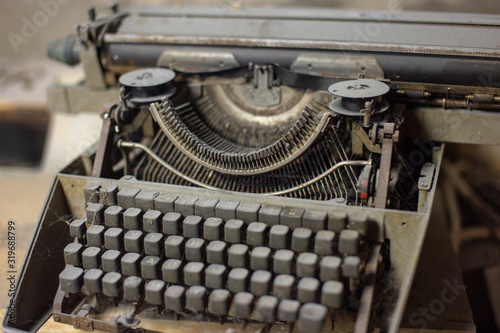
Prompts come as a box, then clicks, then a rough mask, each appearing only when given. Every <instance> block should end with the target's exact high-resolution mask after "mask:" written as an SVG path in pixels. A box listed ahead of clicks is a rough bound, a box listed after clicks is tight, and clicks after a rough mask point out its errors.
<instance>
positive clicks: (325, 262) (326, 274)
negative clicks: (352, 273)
mask: <svg viewBox="0 0 500 333" xmlns="http://www.w3.org/2000/svg"><path fill="white" fill-rule="evenodd" d="M341 264H342V259H340V258H339V257H334V256H326V257H323V259H321V262H320V263H319V279H320V280H321V281H323V282H325V281H329V280H335V281H340V279H341V278H342V271H341V268H340V266H341Z"/></svg>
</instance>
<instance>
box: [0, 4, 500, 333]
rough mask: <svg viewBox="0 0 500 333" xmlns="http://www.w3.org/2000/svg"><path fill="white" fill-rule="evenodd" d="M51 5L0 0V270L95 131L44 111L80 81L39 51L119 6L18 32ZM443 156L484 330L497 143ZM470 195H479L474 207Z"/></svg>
mask: <svg viewBox="0 0 500 333" xmlns="http://www.w3.org/2000/svg"><path fill="white" fill-rule="evenodd" d="M54 2H56V0H53V1H49V0H18V1H11V0H0V8H1V10H0V29H1V30H0V36H1V38H0V189H1V190H0V244H3V245H2V246H1V250H2V252H1V253H0V267H2V265H4V264H5V263H4V261H6V257H7V256H6V252H5V241H6V225H7V221H15V223H16V234H17V239H18V245H17V246H18V247H17V257H18V259H17V260H18V265H20V262H21V258H22V257H23V256H24V252H25V250H26V248H27V246H28V244H29V241H30V239H31V237H32V233H33V228H34V226H35V224H36V221H37V218H38V215H39V213H40V211H41V208H42V205H43V202H44V199H45V197H46V195H47V192H48V190H49V188H50V186H51V184H52V181H53V176H54V174H55V173H57V172H58V170H60V169H62V168H63V167H64V166H65V165H66V164H67V163H68V162H70V161H71V160H72V159H74V158H75V157H77V156H78V155H79V154H80V153H81V152H83V151H84V150H85V149H86V148H88V147H89V146H90V145H92V144H93V143H95V142H96V141H97V140H98V137H99V133H100V128H101V121H100V119H99V113H98V112H95V113H82V114H58V113H51V112H50V110H47V107H46V104H47V103H46V101H47V100H46V88H47V87H48V86H49V85H51V84H54V83H72V82H75V83H76V82H78V81H80V80H82V78H83V70H82V68H80V67H79V66H76V67H69V66H66V65H63V64H60V63H57V62H55V61H52V60H49V59H47V58H46V55H45V49H46V45H47V43H48V42H49V41H51V40H54V39H56V38H60V37H63V36H66V35H68V34H69V33H71V32H73V31H75V27H76V25H77V24H78V23H81V22H85V21H86V20H87V9H88V8H89V7H91V6H95V7H96V10H97V12H98V13H107V12H109V10H108V6H109V5H110V4H112V3H116V2H117V1H109V0H105V1H103V0H100V1H97V0H92V1H76V0H64V1H63V0H60V1H57V2H56V3H57V6H55V7H54V6H53V7H51V8H52V9H51V11H50V12H48V14H49V15H45V16H44V17H45V19H44V17H41V16H40V17H38V19H40V22H39V23H40V24H38V27H35V29H33V30H31V31H29V33H27V34H23V31H22V29H25V28H23V27H25V26H26V22H27V21H29V22H32V20H34V19H35V16H37V13H39V12H40V11H46V8H48V7H46V5H47V4H48V3H54ZM118 4H119V6H120V8H122V9H124V8H126V7H128V6H134V5H157V4H162V5H169V6H174V7H180V6H190V5H197V6H213V7H215V8H216V9H221V10H224V11H226V10H237V9H240V8H244V7H251V6H276V7H285V6H309V7H329V8H338V9H342V8H344V9H364V10H373V11H380V10H386V9H387V8H391V7H390V6H395V5H396V6H399V7H398V8H400V9H402V10H405V11H437V12H465V13H484V14H500V2H498V1H491V0H476V1H470V0H441V1H435V0H308V1H300V0H273V1H269V0H207V1H201V0H191V1H188V0H182V1H181V0H177V1H176V0H174V1H144V0H143V1H134V0H124V1H118ZM46 12H47V11H46ZM42 23H43V24H42ZM96 111H98V110H96ZM446 159H447V162H446V164H445V166H444V168H443V170H442V172H443V173H444V177H443V178H441V180H440V181H441V187H442V193H444V195H443V197H442V198H443V199H442V200H440V201H439V202H438V204H439V205H441V207H438V208H440V209H443V211H444V213H445V216H446V218H447V219H448V221H449V227H450V237H451V239H452V242H453V244H454V247H455V249H456V252H457V254H459V258H460V263H461V266H462V270H463V275H464V279H465V282H466V284H467V286H468V296H469V299H470V302H471V306H472V309H473V312H474V318H475V322H476V324H478V331H483V332H492V331H495V328H496V329H498V327H500V323H499V321H500V291H499V289H498V287H497V289H495V287H491V284H492V283H493V284H496V285H498V282H499V281H500V266H499V263H500V247H499V241H498V239H497V238H495V237H494V230H498V226H500V220H499V216H500V212H499V207H500V177H498V175H499V174H500V147H485V146H469V145H447V146H446ZM471 198H480V199H481V200H480V202H481V204H477V200H471ZM483 204H484V207H483V206H481V205H483ZM491 211H493V215H492V213H491ZM485 212H489V213H485ZM492 226H493V227H492ZM5 287H6V281H4V280H3V279H2V280H1V281H0V307H2V308H4V306H5V304H6V302H7V297H6V292H3V290H5ZM492 288H493V289H492ZM492 290H496V292H492ZM495 318H496V321H495Z"/></svg>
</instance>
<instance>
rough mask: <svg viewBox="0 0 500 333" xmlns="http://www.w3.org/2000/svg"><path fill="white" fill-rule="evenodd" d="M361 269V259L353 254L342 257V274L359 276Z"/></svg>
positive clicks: (356, 277)
mask: <svg viewBox="0 0 500 333" xmlns="http://www.w3.org/2000/svg"><path fill="white" fill-rule="evenodd" d="M360 269H361V259H360V258H359V257H355V256H348V257H345V258H344V262H343V263H342V275H344V276H345V277H348V278H354V279H358V278H359V272H360Z"/></svg>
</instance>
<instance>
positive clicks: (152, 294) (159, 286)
mask: <svg viewBox="0 0 500 333" xmlns="http://www.w3.org/2000/svg"><path fill="white" fill-rule="evenodd" d="M165 286H166V285H165V282H164V281H162V280H152V281H149V282H148V283H147V284H146V302H148V304H151V305H162V304H163V293H164V292H165Z"/></svg>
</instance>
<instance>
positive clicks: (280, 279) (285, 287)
mask: <svg viewBox="0 0 500 333" xmlns="http://www.w3.org/2000/svg"><path fill="white" fill-rule="evenodd" d="M294 286H295V277H294V276H292V275H290V274H279V275H277V276H276V277H275V278H274V282H273V295H274V296H276V297H277V298H278V299H291V298H292V295H293V288H294Z"/></svg>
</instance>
